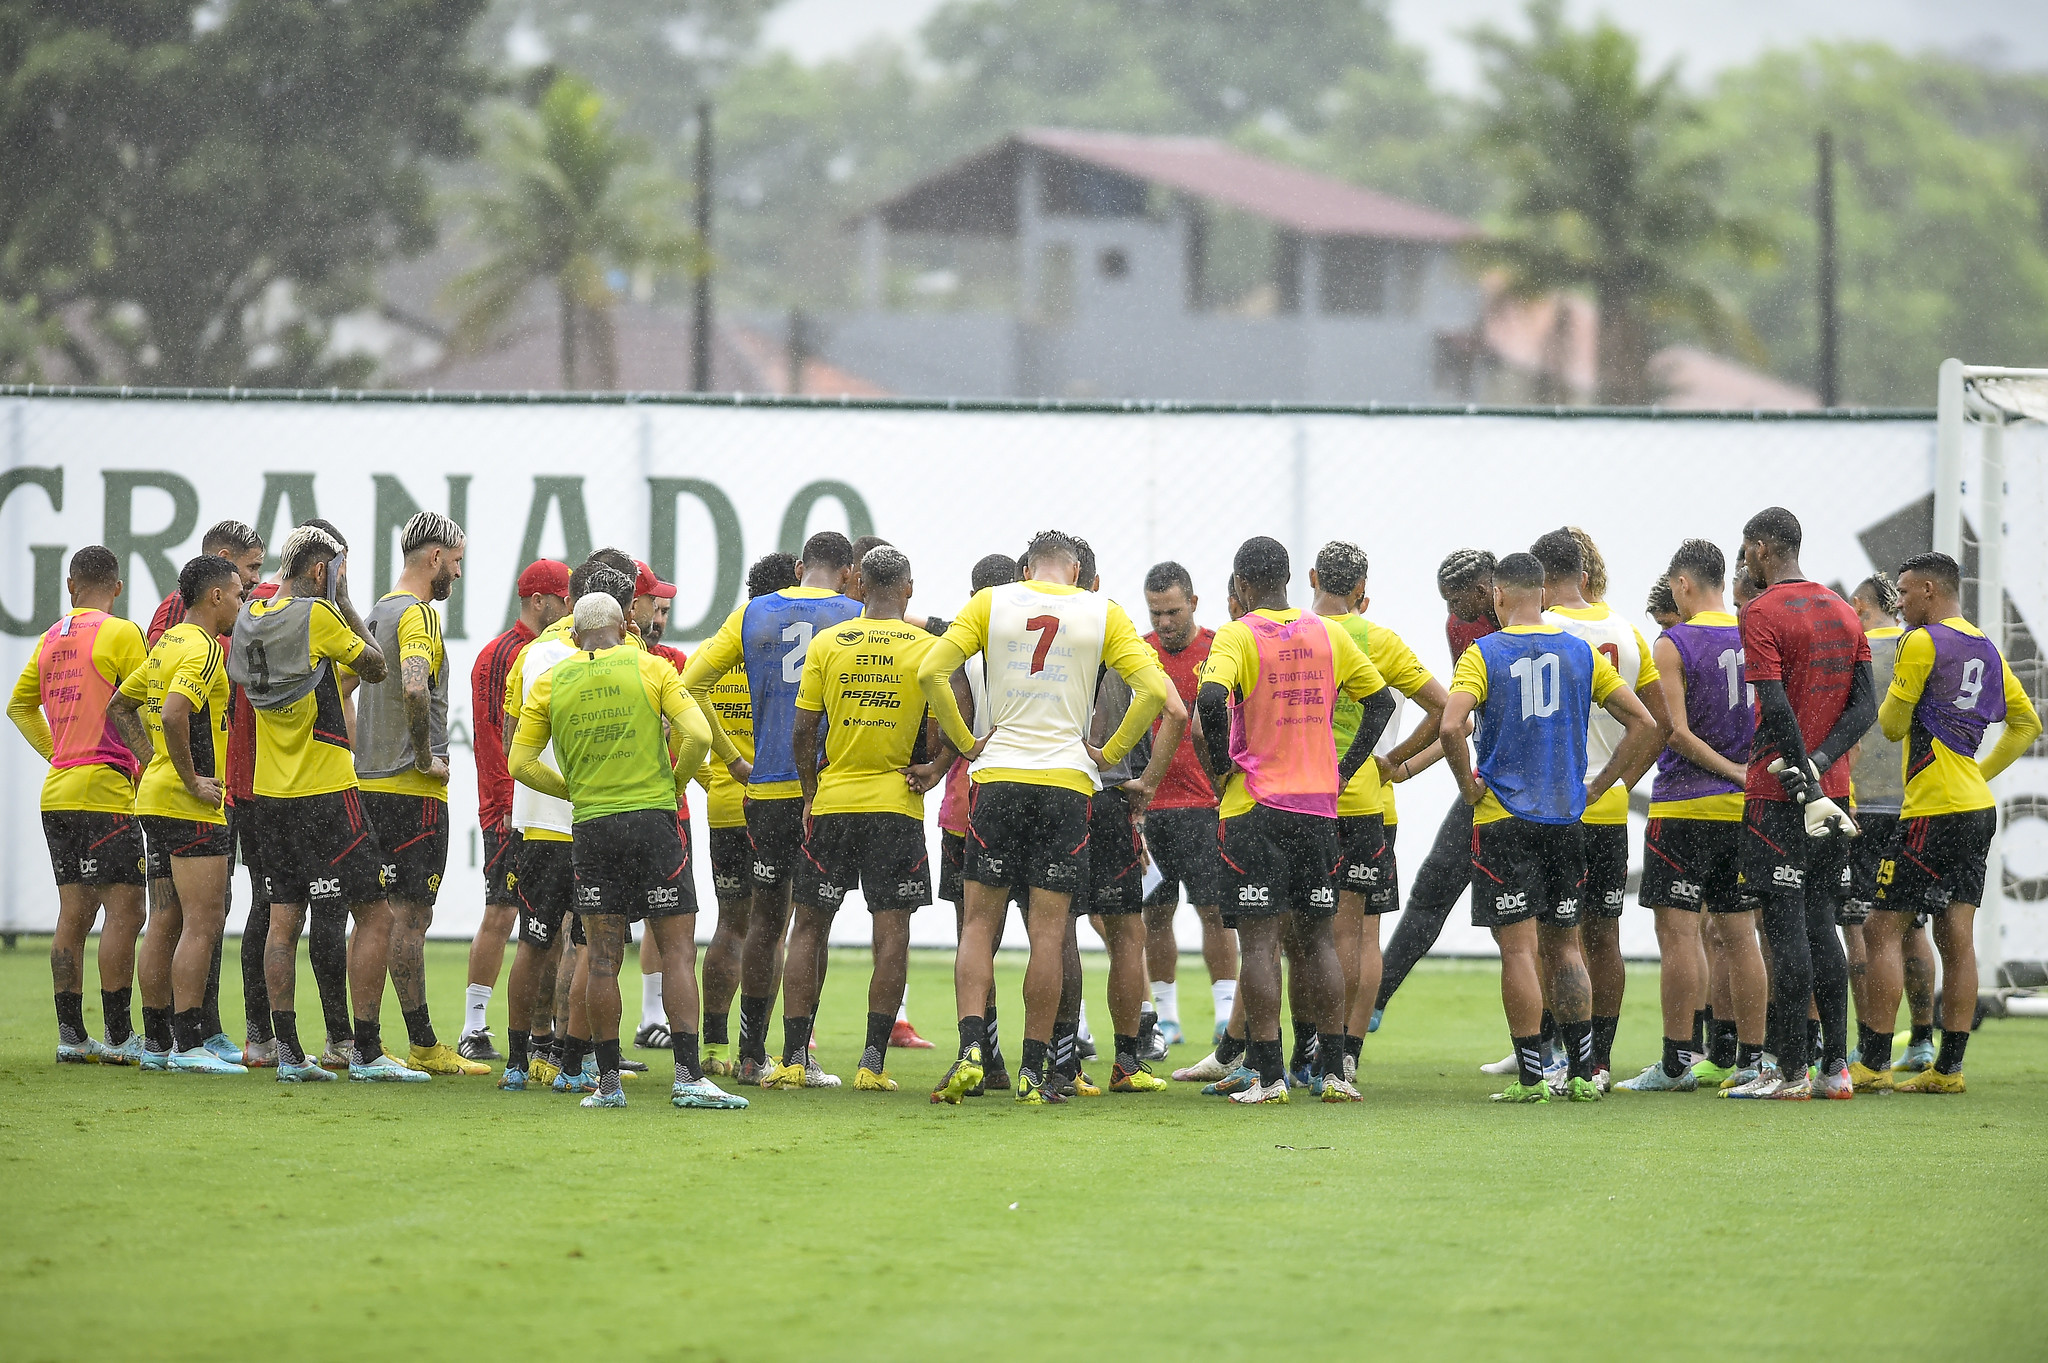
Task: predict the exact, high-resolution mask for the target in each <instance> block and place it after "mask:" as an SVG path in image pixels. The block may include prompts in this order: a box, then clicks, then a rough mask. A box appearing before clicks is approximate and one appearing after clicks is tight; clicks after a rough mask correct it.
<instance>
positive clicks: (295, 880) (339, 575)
mask: <svg viewBox="0 0 2048 1363" xmlns="http://www.w3.org/2000/svg"><path fill="white" fill-rule="evenodd" d="M281 554H282V558H283V567H282V572H283V579H284V580H283V585H282V588H281V589H280V591H279V593H278V594H277V595H276V596H273V597H271V598H270V599H268V600H259V601H246V602H244V603H243V605H242V610H241V614H239V615H238V616H236V617H235V631H234V644H233V647H232V648H231V649H230V650H229V653H228V672H229V675H230V676H231V677H232V678H233V679H234V681H235V682H236V684H237V685H239V686H240V687H241V688H242V691H243V694H244V695H245V696H246V697H247V699H248V702H249V704H250V705H252V706H254V707H255V711H256V743H255V751H256V772H255V781H254V790H255V797H254V800H253V802H252V805H253V808H252V811H251V815H250V818H251V822H252V831H253V832H254V833H255V835H256V836H257V837H258V838H259V839H260V840H261V841H262V843H263V853H262V858H261V865H262V867H263V879H264V892H263V897H264V900H265V902H267V903H268V904H269V905H270V940H269V945H268V947H267V948H266V949H265V952H264V967H265V977H266V984H267V985H268V988H269V996H270V1023H271V1029H272V1032H273V1034H274V1035H275V1037H276V1039H277V1050H278V1053H277V1077H278V1081H279V1082H280V1083H288V1084H292V1083H314V1082H324V1081H327V1080H330V1079H332V1078H333V1077H334V1076H332V1075H331V1074H329V1073H328V1072H327V1071H326V1070H324V1069H322V1068H321V1067H320V1066H319V1065H318V1064H315V1063H313V1062H312V1061H311V1060H309V1059H308V1058H307V1055H306V1052H305V1050H304V1048H303V1047H301V1046H300V1044H299V1029H298V1013H297V1011H296V1007H295V1000H296V994H297V985H298V943H299V931H300V929H301V928H302V927H303V926H304V925H305V920H306V911H307V907H308V905H310V906H311V908H312V912H313V915H314V917H315V918H316V919H317V918H320V917H323V916H324V917H327V918H329V919H330V920H332V919H339V918H341V917H342V916H343V915H344V913H346V914H347V915H348V916H350V917H353V918H354V920H355V935H354V938H353V940H352V941H351V942H350V943H349V948H348V980H349V995H350V999H351V1003H352V1011H353V1013H354V1027H353V1033H354V1042H355V1045H354V1054H353V1056H352V1058H351V1060H350V1063H349V1069H348V1074H349V1078H350V1079H352V1080H357V1081H361V1082H365V1083H391V1082H399V1083H419V1082H424V1081H425V1080H427V1079H428V1078H429V1076H428V1075H427V1073H426V1071H424V1070H416V1069H413V1068H412V1067H410V1066H408V1065H405V1064H403V1063H401V1062H400V1061H398V1060H396V1059H394V1058H392V1057H390V1056H387V1055H385V1054H384V1043H383V1037H382V1034H381V1029H380V1027H379V1023H378V1015H379V1012H380V1009H381V1005H382V1003H383V996H384V977H385V974H386V972H387V970H388V968H389V963H390V958H391V937H392V932H391V906H390V904H389V903H388V902H386V900H385V898H384V856H383V852H382V851H381V849H380V848H379V847H378V845H377V834H376V830H375V829H374V828H372V827H371V826H370V821H369V816H368V815H367V814H366V813H365V812H364V810H363V801H362V794H361V792H360V790H359V788H358V785H357V778H356V770H355V763H354V761H353V759H352V757H351V756H350V752H349V739H348V725H347V720H346V717H345V715H344V714H343V711H342V703H341V685H340V681H339V679H338V678H337V677H336V675H335V674H336V672H337V670H338V669H340V668H344V667H345V668H350V669H352V670H353V671H354V672H355V674H356V675H357V676H358V677H360V678H362V679H363V680H364V681H367V682H371V683H376V682H381V681H382V680H383V679H384V676H385V672H386V663H385V660H384V654H383V651H382V650H381V649H380V648H379V647H378V646H377V645H376V644H374V643H372V642H371V641H370V640H369V639H368V638H367V637H366V636H365V627H364V625H363V622H362V618H361V617H360V616H359V615H358V614H357V613H356V608H355V605H354V604H353V603H352V602H351V601H350V600H349V595H348V556H347V554H346V553H345V552H344V551H343V549H342V547H341V544H340V543H339V542H338V541H337V540H336V539H335V538H334V537H333V536H331V535H329V534H328V533H327V532H326V531H324V530H322V529H320V528H319V527H317V526H312V525H302V526H300V527H299V528H298V529H296V530H294V531H292V533H291V534H290V535H289V536H288V537H286V539H285V542H284V547H283V549H282V551H281Z"/></svg>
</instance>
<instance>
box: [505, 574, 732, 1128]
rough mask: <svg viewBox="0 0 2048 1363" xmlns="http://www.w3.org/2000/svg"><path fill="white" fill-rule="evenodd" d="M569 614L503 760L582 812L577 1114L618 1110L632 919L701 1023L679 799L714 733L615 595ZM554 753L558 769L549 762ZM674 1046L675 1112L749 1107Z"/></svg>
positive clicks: (675, 1013) (689, 1031)
mask: <svg viewBox="0 0 2048 1363" xmlns="http://www.w3.org/2000/svg"><path fill="white" fill-rule="evenodd" d="M620 581H621V582H625V581H627V579H625V578H623V576H621V578H620ZM628 590H630V588H628ZM572 618H573V620H574V622H575V641H576V648H577V652H576V653H575V654H574V655H572V656H570V657H567V658H564V659H562V660H561V661H559V662H557V663H556V664H555V665H554V666H552V667H550V668H549V669H548V670H547V672H546V673H545V674H544V675H542V676H541V677H539V678H538V679H537V680H535V681H534V682H533V684H532V686H531V687H530V688H529V689H528V690H527V694H526V704H525V706H524V707H523V708H522V709H521V710H520V713H519V728H518V731H517V733H516V734H515V735H514V736H513V746H512V751H511V754H510V756H509V758H508V765H509V766H510V768H511V771H512V777H513V779H514V780H515V781H518V782H520V783H522V784H524V785H527V786H529V787H531V788H532V789H533V790H535V791H536V792H538V793H540V794H542V795H547V796H551V797H553V798H554V799H557V800H566V801H568V802H569V804H570V805H571V807H572V808H573V809H574V811H575V815H574V822H575V827H574V837H573V841H572V844H571V846H572V849H573V850H572V857H573V859H574V865H575V874H576V912H577V915H578V916H579V917H581V918H582V919H583V920H584V923H585V929H584V930H585V932H586V933H587V934H588V936H589V939H590V947H589V953H588V954H589V957H590V976H589V986H588V989H589V1002H588V1009H589V1016H590V1022H589V1026H590V1031H591V1037H592V1039H593V1040H594V1041H595V1043H596V1049H597V1072H598V1079H597V1089H596V1091H595V1092H593V1093H589V1094H587V1095H586V1096H585V1097H584V1099H583V1104H582V1105H583V1106H584V1107H587V1108H606V1107H624V1106H625V1105H626V1095H625V1091H624V1090H623V1089H622V1088H620V1086H619V1013H620V1006H619V983H618V981H619V966H620V964H621V962H622V961H623V959H624V956H625V944H626V928H627V924H628V923H629V922H631V921H633V920H635V919H640V920H644V921H645V922H646V924H647V932H648V933H649V935H651V936H653V937H654V938H656V940H658V941H659V942H660V944H661V953H662V960H663V961H664V962H665V963H666V964H667V966H669V967H670V968H668V969H665V970H664V971H663V972H662V987H663V989H664V990H665V991H666V993H667V995H668V997H667V998H665V999H664V1000H663V1003H664V1007H665V1010H666V1012H667V1014H668V1016H670V1017H672V1018H676V1019H679V1020H680V1019H688V1020H689V1021H692V1022H694V1021H695V1020H696V1017H697V977H696V926H697V889H696V884H695V882H694V880H693V879H692V878H691V875H690V862H689V856H688V853H687V851H686V850H685V848H684V846H683V839H682V835H681V833H680V832H679V831H678V829H677V824H676V791H677V789H678V787H679V786H681V785H682V783H683V782H685V781H687V780H688V779H689V778H690V776H691V775H692V774H694V773H695V772H696V770H697V768H698V765H699V764H700V763H702V762H703V760H704V754H705V752H706V751H708V750H709V748H710V746H711V725H710V723H709V721H707V720H706V719H705V717H704V715H703V712H702V711H700V710H698V708H697V705H696V702H695V701H693V700H691V699H690V694H689V692H688V691H686V690H684V688H683V683H682V678H681V677H679V676H677V675H676V670H675V669H674V668H673V667H670V666H669V665H668V664H667V663H665V662H664V661H662V660H661V659H659V658H656V657H654V656H653V655H652V654H650V653H648V652H646V651H645V650H644V649H637V648H633V647H630V646H628V645H627V644H626V643H625V637H626V612H625V611H624V610H622V609H620V605H619V602H618V600H617V599H616V598H614V597H612V596H610V595H607V594H606V593H605V592H604V591H603V590H602V589H600V590H594V591H591V592H589V593H586V594H585V595H582V596H580V597H578V598H577V601H576V610H575V614H574V615H573V617H572ZM664 720H666V721H667V730H668V734H667V738H666V740H665V741H664V737H663V732H662V730H663V721H664ZM550 744H552V746H553V751H554V754H555V761H556V762H557V763H559V764H560V770H559V771H557V770H556V768H555V767H554V766H553V765H550V764H549V763H548V762H546V761H543V760H542V756H541V754H542V752H543V751H544V750H546V749H547V748H548V747H549V746H550ZM674 1049H675V1083H674V1086H673V1087H672V1088H671V1090H670V1095H669V1101H670V1102H671V1103H672V1104H673V1105H674V1106H676V1107H679V1108H720V1109H725V1108H743V1107H745V1106H746V1099H744V1098H740V1097H737V1096H735V1095H732V1094H728V1093H726V1092H724V1091H723V1090H721V1089H720V1088H719V1087H718V1086H717V1085H716V1084H714V1083H712V1082H711V1081H710V1080H709V1079H707V1078H705V1077H704V1075H703V1073H702V1071H701V1070H700V1069H699V1068H698V1050H697V1032H696V1030H695V1029H694V1028H689V1027H687V1026H686V1027H685V1028H684V1029H682V1030H678V1031H677V1032H676V1033H675V1045H674Z"/></svg>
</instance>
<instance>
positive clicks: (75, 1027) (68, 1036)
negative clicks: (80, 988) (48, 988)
mask: <svg viewBox="0 0 2048 1363" xmlns="http://www.w3.org/2000/svg"><path fill="white" fill-rule="evenodd" d="M51 997H53V998H54V999H56V1001H57V1040H59V1041H61V1042H63V1043H64V1044H65V1045H67V1046H83V1045H84V1044H85V995H83V994H79V993H70V994H54V995H52V996H51Z"/></svg>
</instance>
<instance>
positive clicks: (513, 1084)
mask: <svg viewBox="0 0 2048 1363" xmlns="http://www.w3.org/2000/svg"><path fill="white" fill-rule="evenodd" d="M498 1087H499V1088H501V1089H503V1090H504V1091H505V1092H507V1093H524V1092H525V1091H526V1071H525V1070H516V1069H513V1068H512V1067H511V1066H510V1065H507V1066H506V1067H505V1072H504V1073H503V1074H501V1075H499V1076H498Z"/></svg>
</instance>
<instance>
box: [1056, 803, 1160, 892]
mask: <svg viewBox="0 0 2048 1363" xmlns="http://www.w3.org/2000/svg"><path fill="white" fill-rule="evenodd" d="M1085 886H1086V888H1085V889H1084V890H1083V891H1082V892H1081V893H1079V894H1077V895H1075V896H1074V904H1073V909H1074V912H1075V913H1077V914H1082V913H1100V914H1109V915H1116V914H1124V913H1142V912H1144V909H1145V852H1144V848H1143V846H1142V845H1141V844H1140V843H1139V841H1138V828H1137V825H1136V824H1134V823H1132V822H1131V798H1130V796H1128V795H1126V794H1124V793H1123V791H1121V790H1119V789H1117V788H1116V787H1115V786H1109V787H1106V788H1104V789H1103V790H1100V791H1098V792H1096V795H1095V798H1094V799H1093V800H1091V801H1089V802H1088V874H1087V876H1086V879H1085Z"/></svg>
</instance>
